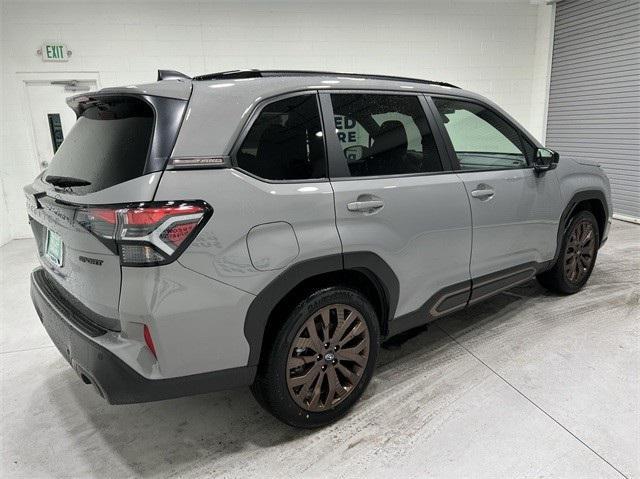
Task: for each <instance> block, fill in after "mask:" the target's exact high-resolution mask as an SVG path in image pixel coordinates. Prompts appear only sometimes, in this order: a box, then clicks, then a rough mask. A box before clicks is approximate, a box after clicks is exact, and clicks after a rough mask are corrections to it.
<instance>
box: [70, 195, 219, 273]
mask: <svg viewBox="0 0 640 479" xmlns="http://www.w3.org/2000/svg"><path fill="white" fill-rule="evenodd" d="M211 213H212V210H211V207H210V206H209V205H207V204H206V203H205V202H203V201H182V202H180V201H169V202H165V203H140V204H137V205H127V206H122V205H116V206H96V207H93V206H89V207H84V208H80V209H79V210H78V212H77V214H76V221H77V222H78V223H79V224H80V225H81V226H82V227H83V228H85V229H86V230H88V231H89V232H91V233H92V234H93V235H94V236H96V237H97V238H98V239H100V240H101V241H103V242H104V243H105V244H106V245H107V246H109V247H110V248H112V250H114V251H116V252H117V253H118V254H119V255H120V262H121V263H122V265H124V266H153V265H159V264H166V263H170V262H171V261H173V260H175V259H176V258H177V257H178V256H179V255H180V253H182V251H183V250H184V248H186V247H187V245H188V244H189V243H190V242H191V240H193V238H194V237H195V236H196V235H197V233H198V231H199V230H200V228H202V226H203V225H204V223H205V222H206V221H207V220H208V219H209V216H211Z"/></svg>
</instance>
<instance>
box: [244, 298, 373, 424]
mask: <svg viewBox="0 0 640 479" xmlns="http://www.w3.org/2000/svg"><path fill="white" fill-rule="evenodd" d="M340 318H343V321H340ZM326 324H328V325H329V326H328V328H327V327H326V326H325V325H326ZM313 327H315V329H316V335H315V337H312V333H311V330H310V328H313ZM325 334H326V335H328V338H327V336H325ZM379 342H380V329H379V323H378V317H377V315H376V313H375V310H374V308H373V306H372V305H371V303H370V302H369V301H368V300H367V299H366V298H365V297H364V296H363V295H362V294H360V293H359V292H357V291H355V290H353V289H349V288H344V287H330V288H325V289H321V290H317V291H314V292H312V293H310V294H309V295H308V296H307V297H306V298H305V299H304V300H302V301H301V302H300V303H299V304H297V305H296V306H295V307H294V308H293V310H292V311H291V313H290V314H289V315H288V317H287V319H286V320H285V322H284V324H283V325H282V327H281V328H280V330H279V331H278V333H277V334H276V337H275V340H274V341H273V343H272V345H271V347H270V349H269V350H268V351H266V354H265V355H264V356H263V358H264V359H263V360H262V362H261V364H260V366H259V368H258V374H257V377H256V380H255V382H254V383H253V385H252V386H251V390H252V392H253V395H254V396H255V398H256V400H257V401H258V403H259V404H260V405H261V406H262V407H264V408H265V409H266V410H267V411H268V412H270V413H271V414H273V415H274V416H275V417H276V418H278V419H280V420H281V421H283V422H285V423H287V424H289V425H291V426H294V427H299V428H307V429H312V428H318V427H322V426H325V425H327V424H331V423H333V422H335V421H337V420H338V419H340V418H341V417H343V416H344V415H345V414H346V413H347V412H348V411H349V409H350V408H351V407H352V406H353V405H354V404H355V402H356V401H357V400H358V399H359V398H360V396H362V393H363V392H364V391H365V389H366V387H367V385H368V384H369V381H370V380H371V376H372V374H373V370H374V367H375V363H376V359H377V357H378V350H379V347H380V346H379ZM327 344H329V347H326V345H327ZM316 349H320V350H321V351H316ZM352 359H353V360H352ZM314 378H316V379H315V381H314ZM318 383H320V384H318Z"/></svg>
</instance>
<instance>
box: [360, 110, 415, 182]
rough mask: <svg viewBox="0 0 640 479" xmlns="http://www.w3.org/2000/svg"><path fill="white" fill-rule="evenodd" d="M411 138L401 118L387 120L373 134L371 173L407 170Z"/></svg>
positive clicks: (390, 172) (380, 173)
mask: <svg viewBox="0 0 640 479" xmlns="http://www.w3.org/2000/svg"><path fill="white" fill-rule="evenodd" d="M408 146H409V139H408V137H407V131H406V130H405V128H404V125H403V124H402V122H401V121H399V120H387V121H385V122H383V123H382V125H380V129H379V130H378V131H377V132H376V133H375V135H374V136H373V144H372V145H371V154H370V157H369V158H368V159H367V162H366V164H367V172H368V174H369V175H390V174H397V173H398V172H404V171H405V169H406V168H405V166H404V164H405V162H406V156H407V149H408Z"/></svg>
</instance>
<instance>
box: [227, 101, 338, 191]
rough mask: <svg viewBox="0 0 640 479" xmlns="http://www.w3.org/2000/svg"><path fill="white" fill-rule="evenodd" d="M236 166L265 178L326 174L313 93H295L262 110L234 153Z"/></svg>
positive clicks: (316, 104)
mask: <svg viewBox="0 0 640 479" xmlns="http://www.w3.org/2000/svg"><path fill="white" fill-rule="evenodd" d="M237 163H238V166H239V167H240V168H242V169H243V170H246V171H248V172H249V173H252V174H254V175H256V176H259V177H261V178H265V179H267V180H304V179H310V178H323V177H325V176H326V161H325V156H324V140H323V138H322V128H321V126H320V114H319V113H318V103H317V100H316V96H315V95H298V96H294V97H291V98H287V99H284V100H280V101H276V102H273V103H271V104H269V105H267V106H266V107H264V108H263V109H262V111H261V112H260V115H259V116H258V118H257V119H256V121H255V122H254V124H253V125H252V126H251V129H250V130H249V132H248V134H247V136H246V138H245V139H244V141H243V142H242V146H241V147H240V150H239V152H238V155H237Z"/></svg>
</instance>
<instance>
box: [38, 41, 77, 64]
mask: <svg viewBox="0 0 640 479" xmlns="http://www.w3.org/2000/svg"><path fill="white" fill-rule="evenodd" d="M38 53H39V54H40V55H42V61H45V62H66V61H68V60H69V55H70V54H71V52H70V51H68V50H67V46H66V45H65V44H64V43H45V44H43V45H42V48H40V50H38Z"/></svg>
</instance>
